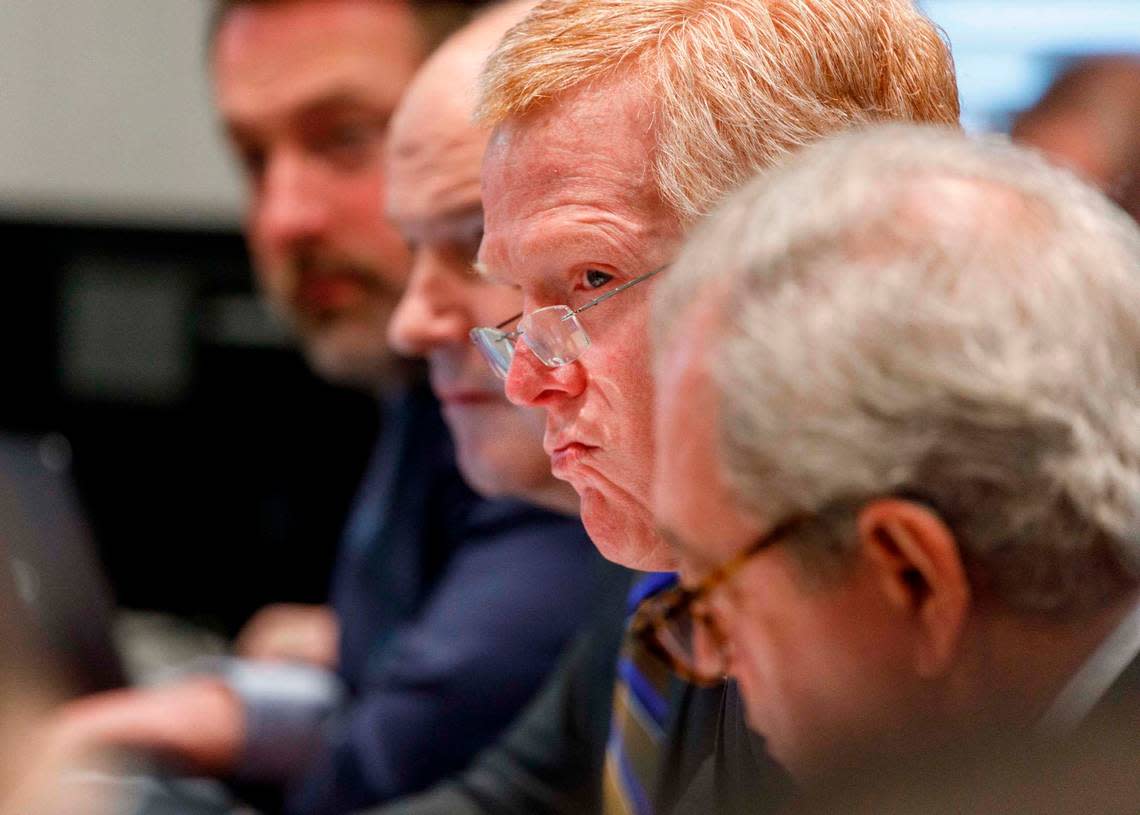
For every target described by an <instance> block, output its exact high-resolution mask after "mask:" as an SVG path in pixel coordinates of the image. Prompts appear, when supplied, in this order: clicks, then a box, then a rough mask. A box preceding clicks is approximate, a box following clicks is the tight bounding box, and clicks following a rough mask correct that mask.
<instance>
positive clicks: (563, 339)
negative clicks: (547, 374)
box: [519, 306, 590, 368]
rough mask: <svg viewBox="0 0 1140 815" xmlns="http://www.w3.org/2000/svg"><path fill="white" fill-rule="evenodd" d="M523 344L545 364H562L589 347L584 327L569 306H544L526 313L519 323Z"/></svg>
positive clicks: (574, 358)
mask: <svg viewBox="0 0 1140 815" xmlns="http://www.w3.org/2000/svg"><path fill="white" fill-rule="evenodd" d="M519 328H520V329H521V333H522V335H523V336H524V337H525V338H526V344H527V347H528V348H530V350H531V351H533V352H534V355H535V356H536V357H538V358H539V359H541V360H542V361H543V362H544V363H545V364H546V365H548V366H550V367H552V368H553V367H556V366H558V365H566V364H568V363H571V362H573V361H574V360H576V359H577V358H578V357H580V356H582V352H583V351H585V350H586V349H587V348H589V347H590V338H589V336H587V335H586V329H584V328H583V327H582V323H581V322H579V321H578V317H577V315H575V314H574V313H573V312H572V311H571V310H570V307H569V306H547V307H546V308H540V309H539V310H538V311H533V312H531V313H530V314H528V315H527V316H526V317H525V318H524V319H523V321H522V322H521V323H520V324H519Z"/></svg>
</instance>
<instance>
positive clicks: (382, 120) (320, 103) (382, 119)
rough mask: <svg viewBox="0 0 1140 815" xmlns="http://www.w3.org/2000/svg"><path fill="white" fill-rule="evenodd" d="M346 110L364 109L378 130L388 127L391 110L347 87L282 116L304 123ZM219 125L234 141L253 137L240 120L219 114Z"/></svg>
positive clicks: (331, 89) (248, 128)
mask: <svg viewBox="0 0 1140 815" xmlns="http://www.w3.org/2000/svg"><path fill="white" fill-rule="evenodd" d="M348 109H364V110H366V111H370V112H371V113H372V114H374V117H375V119H376V120H377V123H378V124H380V125H381V126H382V127H385V128H386V127H387V126H388V121H389V120H390V119H391V118H392V113H393V112H394V108H390V107H388V106H386V105H385V104H378V103H377V102H376V101H375V100H372V99H369V98H368V97H366V96H364V95H363V94H362V93H360V91H358V90H356V89H355V88H353V87H351V86H346V87H333V88H330V89H329V90H327V91H326V92H324V93H322V94H321V95H320V96H318V97H317V98H315V99H311V100H309V101H307V102H305V103H304V104H303V105H301V106H300V107H298V108H296V109H293V110H287V111H286V112H285V113H284V115H285V117H286V118H287V119H289V120H295V121H300V122H302V123H306V122H307V121H308V120H311V119H314V118H319V117H321V116H325V115H329V114H333V113H339V112H341V111H344V110H348ZM222 123H223V125H224V127H225V131H226V133H227V134H228V135H229V136H230V137H231V138H234V139H245V140H251V139H253V138H254V137H255V136H256V130H255V129H254V128H251V127H249V126H248V124H247V123H246V122H244V121H242V120H241V119H230V118H229V117H228V116H226V113H225V111H223V112H222Z"/></svg>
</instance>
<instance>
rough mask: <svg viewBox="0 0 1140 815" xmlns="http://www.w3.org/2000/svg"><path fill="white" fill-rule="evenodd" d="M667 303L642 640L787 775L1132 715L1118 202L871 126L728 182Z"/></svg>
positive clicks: (1139, 544)
mask: <svg viewBox="0 0 1140 815" xmlns="http://www.w3.org/2000/svg"><path fill="white" fill-rule="evenodd" d="M659 295H660V296H659V297H658V298H657V301H656V303H655V313H654V316H655V331H656V336H657V342H656V343H655V347H656V348H657V349H659V353H658V356H657V360H656V366H657V382H658V405H659V410H660V413H659V423H658V427H657V432H658V449H659V450H660V451H661V454H660V457H659V465H658V468H657V473H656V483H655V488H656V493H655V494H656V502H655V506H656V514H657V517H658V520H659V522H660V524H661V526H662V528H663V530H664V532H665V534H666V536H667V537H668V538H670V539H671V540H672V542H673V543H674V545H675V547H676V549H677V551H678V553H679V555H680V556H681V560H682V563H683V564H684V570H683V572H682V573H683V574H684V575H685V577H686V581H687V582H688V583H689V587H690V589H691V592H690V593H689V594H687V595H684V596H683V597H682V598H681V599H679V600H678V601H677V603H676V604H675V605H674V606H673V608H672V609H671V611H672V616H666V615H665V614H660V615H659V617H658V618H657V621H658V622H657V625H658V628H657V630H658V633H659V637H658V640H659V641H660V642H661V643H662V646H663V647H664V648H665V649H667V650H668V651H669V652H670V653H671V655H672V656H674V658H675V659H677V660H678V662H679V663H681V664H682V665H683V666H687V667H688V668H689V669H691V670H692V671H693V672H694V673H695V674H697V675H698V676H708V677H710V678H715V677H719V676H721V675H723V674H724V673H725V672H727V673H729V674H730V675H732V676H734V677H735V678H736V679H737V680H738V682H739V684H740V688H741V693H742V695H743V696H744V699H745V705H746V708H747V711H748V715H749V720H750V723H751V725H752V726H753V727H754V728H755V729H757V730H758V731H760V732H762V733H763V734H764V736H765V737H766V739H767V743H768V745H769V748H770V749H771V750H772V752H773V754H774V755H776V756H777V757H778V758H779V759H780V760H781V762H782V763H783V764H784V765H785V766H786V767H787V768H788V769H789V770H790V771H792V773H793V774H794V775H796V776H797V777H798V778H800V779H801V780H805V779H809V778H811V777H813V776H815V775H816V774H817V773H819V772H821V771H824V770H827V769H831V768H833V767H834V766H835V765H836V763H837V762H847V761H849V760H850V759H852V757H858V758H859V759H860V760H863V759H865V758H866V757H867V756H868V755H869V754H870V753H875V754H879V755H882V754H884V753H885V754H894V755H898V754H902V753H904V752H909V751H911V750H914V749H921V748H931V747H936V746H938V745H940V744H941V743H944V742H945V741H946V740H948V739H950V738H952V737H953V736H955V735H957V734H960V733H961V732H962V731H963V730H966V731H967V732H976V731H977V729H978V728H982V729H990V728H996V729H998V730H1000V731H1002V732H1004V733H1005V734H1022V733H1025V734H1028V733H1030V732H1038V733H1046V732H1047V733H1053V734H1056V733H1067V732H1070V731H1072V730H1073V729H1074V728H1078V727H1080V726H1082V724H1083V723H1085V722H1087V721H1088V719H1089V717H1090V716H1092V715H1093V714H1094V712H1095V711H1096V710H1098V709H1100V708H1101V707H1102V706H1111V704H1110V703H1111V702H1112V700H1114V699H1115V700H1117V701H1120V702H1122V703H1123V704H1122V705H1120V706H1111V707H1112V709H1113V710H1114V711H1115V712H1114V716H1117V717H1119V716H1121V715H1123V716H1125V717H1126V718H1127V719H1128V720H1129V721H1131V722H1133V724H1131V725H1130V726H1131V727H1133V728H1135V726H1136V723H1137V722H1140V706H1138V705H1137V704H1136V699H1137V694H1136V688H1137V687H1138V683H1140V660H1138V659H1137V654H1138V652H1140V605H1138V600H1140V537H1138V535H1137V532H1138V530H1140V351H1138V350H1137V349H1140V230H1138V229H1137V227H1136V225H1135V224H1134V223H1132V222H1131V221H1130V220H1129V219H1128V218H1127V217H1126V216H1125V215H1124V213H1123V212H1121V211H1120V210H1118V209H1116V208H1115V207H1113V206H1112V205H1111V204H1110V203H1109V202H1108V201H1107V200H1105V199H1104V198H1103V197H1102V196H1101V195H1100V194H1099V193H1097V192H1095V191H1093V190H1092V189H1091V188H1088V187H1086V186H1085V185H1083V184H1082V183H1080V182H1078V181H1077V180H1076V179H1074V178H1073V177H1071V176H1069V175H1067V174H1065V173H1064V172H1062V171H1059V170H1055V169H1051V168H1049V167H1047V166H1046V165H1045V164H1044V163H1043V162H1042V161H1041V160H1039V159H1036V158H1034V157H1033V156H1031V155H1029V154H1028V153H1026V152H1023V151H1021V150H1019V149H1016V148H1013V147H1010V146H1008V145H1005V144H999V143H987V142H980V143H979V142H971V141H969V140H967V139H965V138H963V137H962V136H960V135H958V134H955V133H950V132H943V131H939V130H934V129H930V130H927V129H922V128H918V127H910V126H895V127H888V128H882V129H877V130H871V131H869V132H865V133H862V134H855V135H849V136H845V137H841V138H839V139H836V140H834V141H833V142H831V143H827V144H823V145H820V146H817V147H814V148H809V149H808V150H806V151H804V152H803V153H802V154H801V155H799V156H797V157H796V158H793V159H792V160H791V162H789V163H788V164H787V165H786V166H784V167H781V168H779V169H777V170H774V171H772V172H770V173H769V174H767V175H766V176H764V177H763V178H761V179H759V180H757V181H755V182H753V183H752V184H751V185H750V186H748V187H746V188H745V189H744V190H743V191H741V192H740V193H738V194H737V195H736V196H735V197H734V198H733V199H731V200H730V201H729V202H728V203H727V204H726V205H725V206H724V208H723V209H722V210H721V211H720V212H719V213H718V215H717V216H716V217H715V218H713V219H712V220H711V222H709V223H707V224H705V225H704V226H703V227H702V228H701V229H700V230H699V232H698V233H697V234H696V235H695V236H694V237H693V239H692V240H691V242H690V243H689V244H688V245H687V247H686V249H685V250H684V252H683V254H682V256H681V258H680V260H679V261H678V263H677V264H676V266H675V267H674V269H673V270H672V272H671V274H670V275H668V276H667V277H666V278H665V279H664V280H663V281H662V283H661V284H660V291H659ZM686 610H687V611H688V612H689V613H688V614H686V613H685V611H686ZM678 620H681V621H691V622H692V623H693V632H694V635H693V636H692V637H688V636H687V632H686V631H685V628H684V626H683V625H681V624H679V623H678V622H677V621H678ZM671 633H672V634H675V635H676V636H669V635H670V634H671ZM1132 732H1133V733H1135V730H1134V729H1133V731H1132ZM1016 738H1018V739H1020V738H1021V736H1020V735H1018V736H1016ZM1137 758H1138V757H1137V756H1136V754H1135V751H1133V754H1132V756H1131V759H1130V760H1132V761H1136V760H1137Z"/></svg>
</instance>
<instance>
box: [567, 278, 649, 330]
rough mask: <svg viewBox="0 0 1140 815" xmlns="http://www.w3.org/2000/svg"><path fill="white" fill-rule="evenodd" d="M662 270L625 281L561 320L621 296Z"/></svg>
mask: <svg viewBox="0 0 1140 815" xmlns="http://www.w3.org/2000/svg"><path fill="white" fill-rule="evenodd" d="M664 268H665V267H664V266H662V267H661V268H660V269H654V270H653V271H652V272H646V273H645V274H643V275H640V276H639V277H635V278H634V279H633V280H627V281H626V282H625V283H622V284H621V285H620V286H618V287H617V288H616V289H613V290H611V291H608V292H606V293H605V294H603V295H601V296H600V297H595V298H594V299H593V300H591V301H590V302H588V303H586V305H584V306H581V307H580V308H576V309H574V310H573V311H571V312H570V313H569V314H567V315H566V316H565V317H563V318H562V319H563V320H568V319H570V318H571V317H573V316H574V315H575V314H581V313H582V312H583V311H587V310H589V309H592V308H593V307H594V306H596V305H598V304H599V303H604V302H605V301H606V300H609V299H610V298H611V297H613V296H614V295H615V294H621V293H622V292H623V291H625V290H626V289H628V288H629V287H630V286H636V285H637V284H638V283H640V282H641V281H642V280H648V279H649V278H651V277H653V275H655V274H657V273H658V272H660V271H662V270H663V269H664Z"/></svg>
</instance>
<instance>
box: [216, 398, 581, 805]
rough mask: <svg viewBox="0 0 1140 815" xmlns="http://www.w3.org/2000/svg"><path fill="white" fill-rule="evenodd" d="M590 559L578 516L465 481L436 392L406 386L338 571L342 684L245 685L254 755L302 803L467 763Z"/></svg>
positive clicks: (538, 657) (502, 715)
mask: <svg viewBox="0 0 1140 815" xmlns="http://www.w3.org/2000/svg"><path fill="white" fill-rule="evenodd" d="M596 557H597V556H596V554H595V553H594V549H593V546H592V545H591V544H590V542H589V539H588V538H587V537H586V534H585V531H584V530H583V529H582V526H581V524H580V523H579V521H578V520H577V519H569V518H566V517H563V516H559V515H555V514H552V513H549V512H546V511H543V510H539V509H536V508H534V507H532V506H529V505H526V504H523V503H520V502H517V501H509V500H487V499H484V498H480V497H479V496H477V495H476V494H475V493H473V492H472V491H471V490H470V489H469V488H468V487H467V486H466V484H464V483H463V480H462V478H461V477H460V475H459V472H458V470H457V468H456V466H455V461H454V451H453V449H452V446H451V441H450V438H449V436H448V434H447V431H446V428H445V426H444V424H443V421H442V418H441V417H440V415H439V408H438V405H437V404H436V402H435V400H434V399H433V398H432V397H431V395H430V393H428V392H427V391H426V389H419V390H415V391H412V392H410V393H409V394H407V395H406V396H405V397H404V398H402V399H400V400H399V401H398V402H397V403H395V404H393V405H390V406H389V409H388V410H387V415H386V416H385V418H384V425H383V431H382V433H381V436H380V438H379V439H378V442H377V445H376V449H375V452H374V455H373V459H372V462H371V463H370V465H369V469H368V472H367V474H366V477H365V480H364V483H363V485H362V487H361V490H360V493H359V495H358V498H357V502H356V505H355V508H354V510H353V513H352V516H351V517H350V520H349V523H348V525H347V528H346V531H345V538H344V541H343V542H342V549H341V553H340V556H339V559H338V563H337V567H336V570H335V574H334V580H333V591H332V605H333V607H334V608H335V610H336V612H337V614H338V616H339V618H340V622H341V654H340V664H339V667H338V672H339V679H340V681H341V683H342V684H343V697H342V698H341V699H340V700H339V701H338V700H337V696H338V692H337V691H335V690H332V689H329V688H327V687H326V688H325V689H324V693H325V695H324V701H323V702H322V703H319V704H316V705H315V706H310V707H309V708H308V709H307V710H306V709H305V706H304V705H302V704H298V703H296V701H297V700H293V702H286V703H284V704H283V703H282V702H283V700H282V699H277V700H276V702H274V701H273V700H267V704H259V701H258V699H256V698H253V697H252V696H251V695H249V694H243V696H245V701H246V702H247V707H248V710H249V714H248V721H249V724H250V727H249V743H248V744H247V747H246V751H245V752H246V755H247V756H248V757H249V759H250V762H249V764H250V765H251V766H256V765H257V764H258V763H259V761H258V755H259V753H262V754H263V755H265V756H279V757H281V758H282V759H283V760H276V759H275V760H272V761H268V762H263V765H264V766H265V767H268V768H271V769H272V771H273V772H274V773H278V774H282V773H284V774H288V775H289V776H291V777H290V779H289V788H290V793H289V795H288V806H287V809H289V810H290V811H295V812H305V813H339V812H346V811H349V810H352V809H356V808H360V807H364V806H368V805H372V804H375V803H378V802H381V801H384V800H387V799H389V798H393V797H396V796H399V795H403V794H406V793H409V792H412V791H415V790H418V789H421V788H423V787H426V786H428V785H429V784H431V783H432V782H434V781H436V780H438V779H440V778H443V777H444V776H447V775H449V774H451V773H454V772H456V771H458V770H460V769H462V768H463V767H464V766H465V765H466V764H467V763H468V761H469V760H470V759H471V758H472V757H473V756H474V754H475V753H476V752H477V751H478V750H479V749H480V748H482V747H483V746H485V745H487V744H489V743H490V742H491V741H493V740H494V738H495V737H496V736H497V735H498V733H499V732H500V731H501V730H502V729H503V728H504V727H505V725H506V724H507V723H508V722H510V721H511V719H512V718H514V715H515V713H516V712H517V711H518V710H519V709H520V708H521V707H522V705H523V704H524V703H525V702H526V701H527V700H528V699H529V698H530V697H531V695H532V694H533V693H534V691H535V690H537V688H538V687H539V685H540V684H541V682H542V680H543V679H544V678H545V676H546V674H547V673H548V672H549V670H550V669H551V668H552V667H553V665H554V662H555V659H556V657H557V656H558V654H559V652H560V651H561V649H562V646H563V645H564V643H565V642H566V641H567V639H568V638H569V636H570V635H571V634H573V633H574V631H575V629H576V628H577V627H578V624H579V621H580V620H582V619H584V618H585V616H586V611H587V609H586V606H587V604H588V598H589V594H590V578H591V572H592V570H593V568H594V564H595V563H596ZM239 692H240V690H239ZM319 696H320V694H317V695H315V696H314V697H313V699H317V698H318V697H319ZM263 699H264V697H263ZM263 775H264V773H263Z"/></svg>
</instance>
